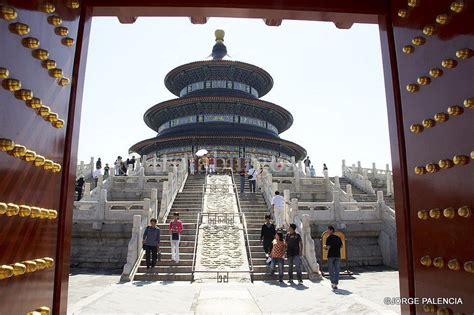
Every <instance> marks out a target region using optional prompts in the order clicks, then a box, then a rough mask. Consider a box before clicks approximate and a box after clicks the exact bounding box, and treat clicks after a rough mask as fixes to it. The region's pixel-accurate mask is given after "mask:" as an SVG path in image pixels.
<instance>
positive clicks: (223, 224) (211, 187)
mask: <svg viewBox="0 0 474 315" xmlns="http://www.w3.org/2000/svg"><path fill="white" fill-rule="evenodd" d="M202 216H203V217H202V224H201V225H200V227H199V242H198V246H197V252H196V269H195V270H196V272H195V274H194V280H195V281H198V282H205V281H213V282H214V281H216V280H217V281H220V280H223V281H225V282H227V281H229V280H232V281H239V282H246V281H250V280H251V277H250V268H249V261H248V256H247V254H248V253H247V249H246V239H245V230H244V226H243V224H242V222H241V216H240V213H239V211H238V206H237V198H236V195H235V192H234V188H233V186H232V180H231V178H230V177H229V176H228V175H210V176H208V178H207V180H206V190H205V194H204V203H203V212H202ZM221 277H222V278H221Z"/></svg>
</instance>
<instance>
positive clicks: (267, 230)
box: [260, 214, 276, 258]
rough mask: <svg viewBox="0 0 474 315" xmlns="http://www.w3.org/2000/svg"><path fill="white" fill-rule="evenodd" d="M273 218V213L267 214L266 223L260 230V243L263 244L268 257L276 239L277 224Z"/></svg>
mask: <svg viewBox="0 0 474 315" xmlns="http://www.w3.org/2000/svg"><path fill="white" fill-rule="evenodd" d="M271 218H272V216H271V215H269V214H266V215H265V223H264V224H263V225H262V230H261V232H260V245H262V244H263V250H264V251H265V255H266V256H267V258H268V257H269V256H270V253H271V252H272V242H273V240H274V239H275V234H276V230H275V225H274V224H273V223H272V222H271V221H270V220H271Z"/></svg>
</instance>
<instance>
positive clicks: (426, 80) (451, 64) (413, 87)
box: [406, 48, 474, 93]
mask: <svg viewBox="0 0 474 315" xmlns="http://www.w3.org/2000/svg"><path fill="white" fill-rule="evenodd" d="M473 55H474V53H473V51H472V50H471V49H469V48H462V49H459V50H457V51H456V58H458V59H460V60H464V59H469V58H471V57H472V56H473ZM457 65H458V62H457V60H455V59H452V58H447V59H444V60H443V61H441V67H443V68H445V69H453V68H456V67H457ZM429 75H430V76H431V77H432V78H439V77H441V76H442V75H443V70H441V69H439V68H432V69H430V70H429ZM416 82H417V83H409V84H407V86H406V90H407V91H408V92H410V93H415V92H418V91H419V90H420V87H421V86H426V85H429V84H430V83H431V78H430V77H428V76H426V75H423V76H420V77H418V79H417V80H416Z"/></svg>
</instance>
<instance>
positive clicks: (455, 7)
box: [398, 0, 464, 54]
mask: <svg viewBox="0 0 474 315" xmlns="http://www.w3.org/2000/svg"><path fill="white" fill-rule="evenodd" d="M415 2H417V1H415ZM409 6H410V5H409ZM463 10H464V1H462V0H458V1H454V2H452V3H451V5H450V6H449V12H450V13H443V14H439V15H437V16H436V19H435V22H436V23H434V24H428V25H426V26H424V27H423V29H422V33H423V34H424V35H426V36H433V35H435V34H436V33H438V31H439V28H440V27H441V26H443V25H446V24H448V23H449V21H450V20H451V19H452V17H453V15H454V14H457V13H461V12H462V11H463ZM398 16H399V17H401V18H405V17H407V16H408V10H404V9H402V10H399V11H398ZM425 43H426V38H425V37H423V36H416V37H414V38H413V39H412V40H411V44H413V45H415V46H422V45H424V44H425ZM411 44H410V45H405V46H403V48H402V51H403V52H404V53H405V54H412V53H414V52H415V47H414V46H413V45H411Z"/></svg>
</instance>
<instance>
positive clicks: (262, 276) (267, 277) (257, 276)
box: [253, 269, 309, 285]
mask: <svg viewBox="0 0 474 315" xmlns="http://www.w3.org/2000/svg"><path fill="white" fill-rule="evenodd" d="M302 276H303V281H304V280H308V279H309V277H308V273H307V272H303V275H302ZM253 280H255V281H272V280H275V281H278V271H277V272H275V274H274V275H271V274H267V273H259V272H254V274H253ZM283 280H284V281H288V280H289V278H288V273H287V272H286V273H283ZM293 281H294V283H295V285H297V283H298V280H297V279H296V269H293Z"/></svg>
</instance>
